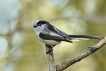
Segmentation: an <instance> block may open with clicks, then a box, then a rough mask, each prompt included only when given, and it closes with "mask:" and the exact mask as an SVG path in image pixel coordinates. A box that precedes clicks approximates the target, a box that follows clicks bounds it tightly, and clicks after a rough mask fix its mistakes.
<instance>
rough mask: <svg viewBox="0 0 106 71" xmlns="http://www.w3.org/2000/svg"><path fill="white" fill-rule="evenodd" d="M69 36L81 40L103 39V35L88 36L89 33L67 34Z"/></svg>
mask: <svg viewBox="0 0 106 71" xmlns="http://www.w3.org/2000/svg"><path fill="white" fill-rule="evenodd" d="M69 36H70V37H71V38H73V39H83V40H87V39H98V40H101V39H104V38H103V37H100V36H89V35H69Z"/></svg>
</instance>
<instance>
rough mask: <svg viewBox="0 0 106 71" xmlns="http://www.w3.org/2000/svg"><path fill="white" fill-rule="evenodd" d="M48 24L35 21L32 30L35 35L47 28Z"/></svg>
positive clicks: (42, 21)
mask: <svg viewBox="0 0 106 71" xmlns="http://www.w3.org/2000/svg"><path fill="white" fill-rule="evenodd" d="M47 24H48V22H47V21H44V20H37V21H35V23H34V26H33V27H34V30H35V32H36V33H39V32H41V31H42V30H43V29H44V28H45V27H46V26H47Z"/></svg>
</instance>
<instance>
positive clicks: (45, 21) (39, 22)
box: [37, 20, 48, 25]
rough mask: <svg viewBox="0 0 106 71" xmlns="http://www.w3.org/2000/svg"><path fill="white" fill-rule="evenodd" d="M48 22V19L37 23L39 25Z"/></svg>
mask: <svg viewBox="0 0 106 71" xmlns="http://www.w3.org/2000/svg"><path fill="white" fill-rule="evenodd" d="M46 23H48V22H46V21H42V20H41V21H39V22H38V23H37V25H42V24H46Z"/></svg>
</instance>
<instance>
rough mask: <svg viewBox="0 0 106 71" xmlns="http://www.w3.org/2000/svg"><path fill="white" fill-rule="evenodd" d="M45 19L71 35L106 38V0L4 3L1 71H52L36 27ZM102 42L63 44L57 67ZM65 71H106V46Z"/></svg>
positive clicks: (0, 0) (1, 9) (12, 0)
mask: <svg viewBox="0 0 106 71" xmlns="http://www.w3.org/2000/svg"><path fill="white" fill-rule="evenodd" d="M38 19H43V20H46V21H48V22H50V23H51V24H52V25H54V26H56V27H58V28H59V29H61V30H62V31H64V32H66V33H68V34H86V35H94V36H103V37H104V36H106V0H0V71H48V70H49V69H48V61H47V57H46V54H45V53H46V51H45V46H44V44H43V43H41V42H40V41H39V40H38V39H37V37H36V34H35V32H34V29H33V24H34V22H35V21H36V20H38ZM97 42H99V41H98V40H88V41H82V40H81V41H80V42H74V43H73V44H70V43H66V42H62V43H61V44H59V45H57V46H56V47H54V56H55V64H60V63H61V62H62V61H64V60H65V59H67V58H71V57H73V56H76V55H78V54H80V53H81V52H83V51H84V50H86V49H87V48H88V47H89V46H92V45H95V44H96V43H97ZM65 71H106V46H104V47H103V48H101V49H100V50H98V51H97V52H95V53H94V54H92V55H90V56H88V57H87V58H85V59H83V60H82V61H80V62H78V63H75V64H74V65H72V66H71V67H69V68H67V69H66V70H65Z"/></svg>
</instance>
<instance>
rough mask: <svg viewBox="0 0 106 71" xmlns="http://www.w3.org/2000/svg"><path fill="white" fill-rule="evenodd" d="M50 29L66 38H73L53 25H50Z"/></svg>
mask: <svg viewBox="0 0 106 71" xmlns="http://www.w3.org/2000/svg"><path fill="white" fill-rule="evenodd" d="M48 29H49V30H50V31H52V32H54V33H56V34H57V35H60V36H62V37H64V38H65V39H66V40H72V38H70V37H69V36H68V35H67V34H66V33H65V32H62V31H61V30H59V29H57V28H56V27H54V26H53V25H50V26H48Z"/></svg>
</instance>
